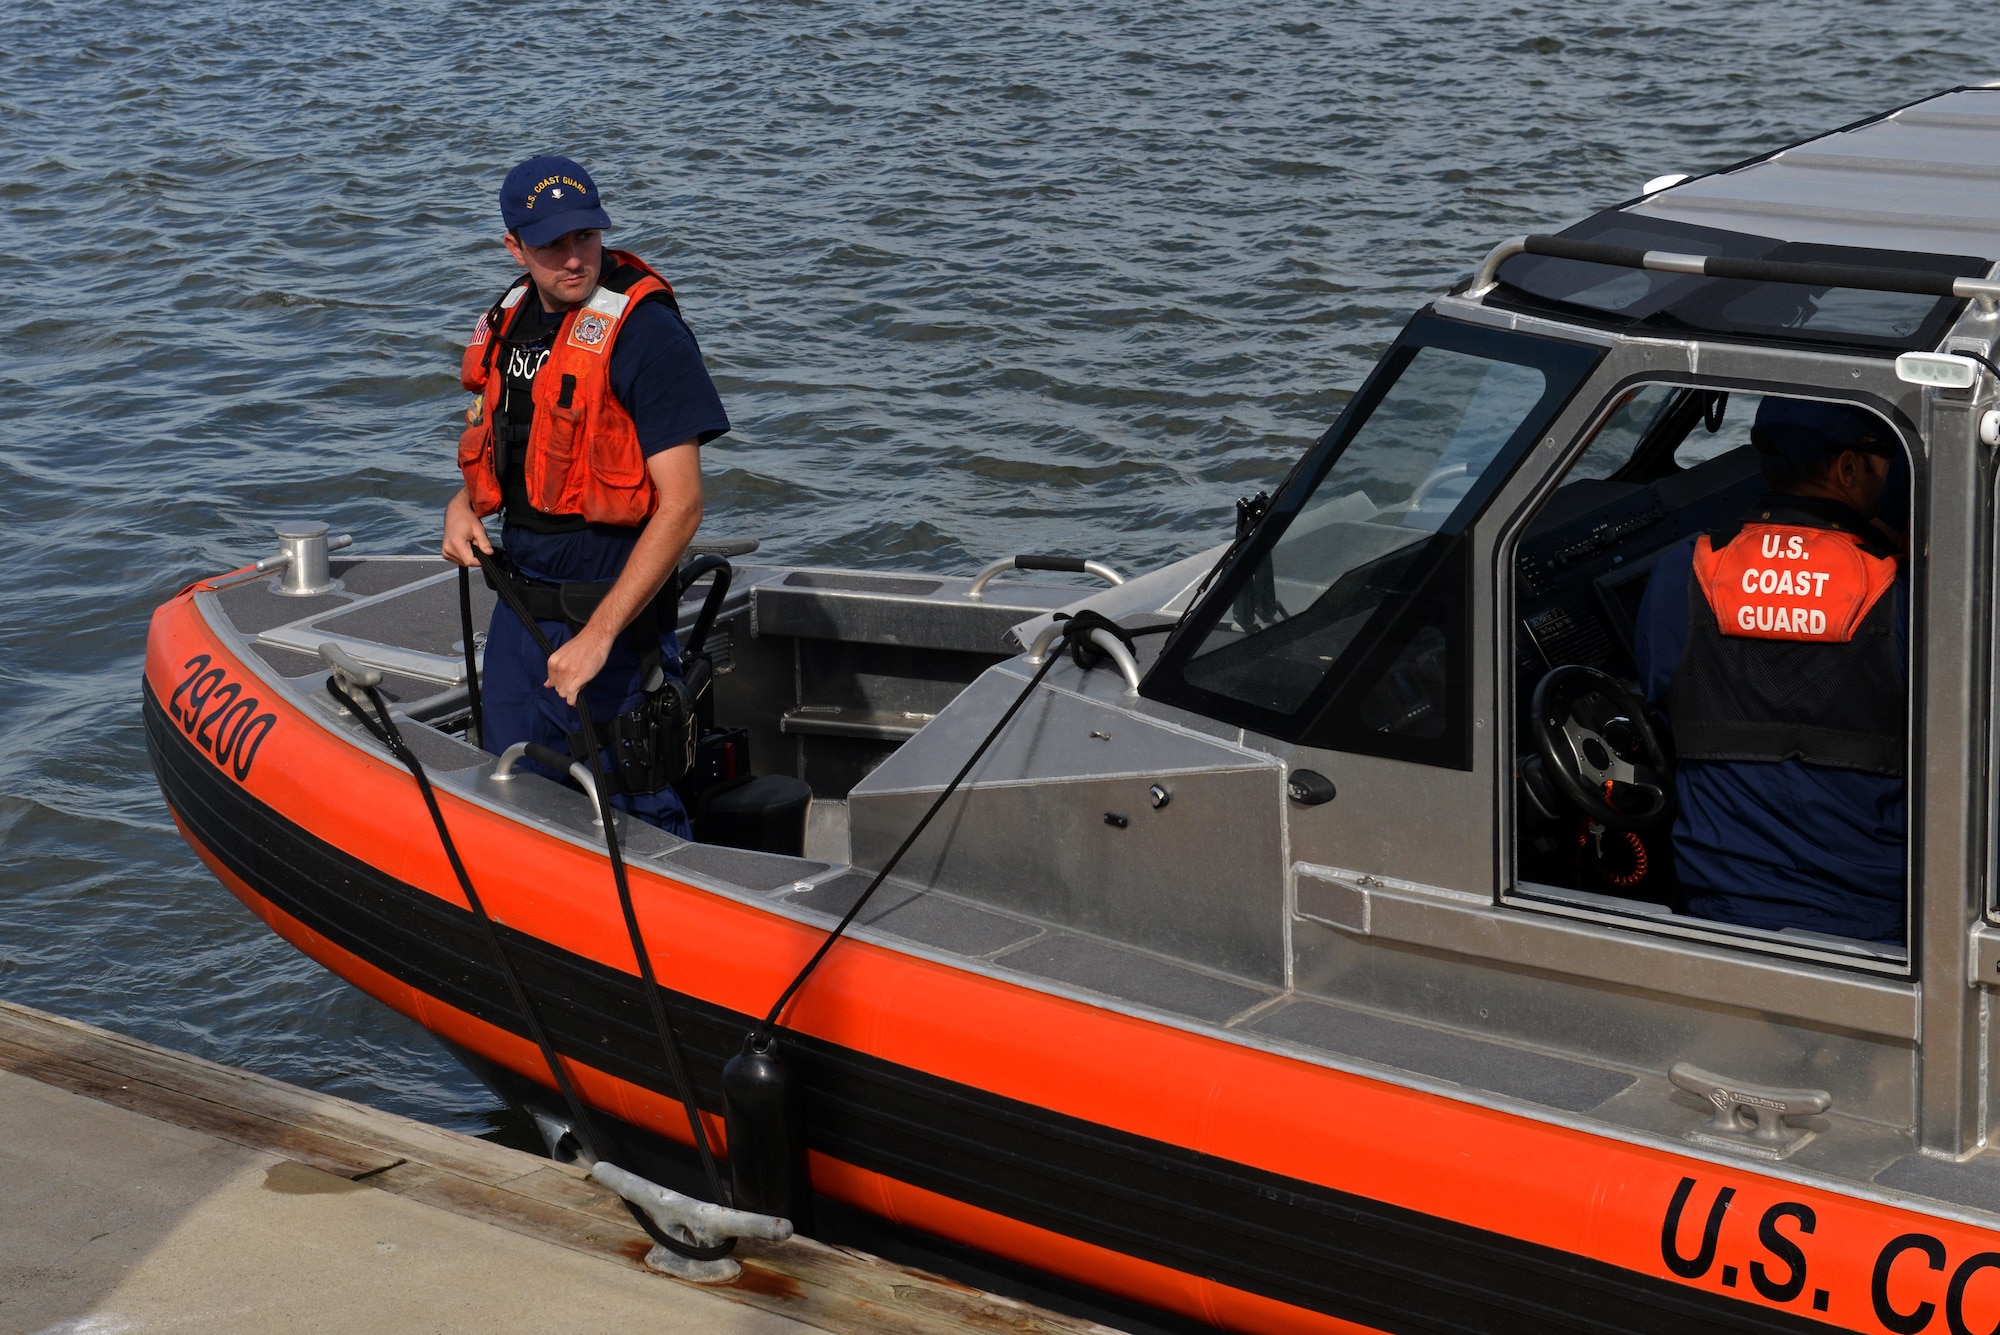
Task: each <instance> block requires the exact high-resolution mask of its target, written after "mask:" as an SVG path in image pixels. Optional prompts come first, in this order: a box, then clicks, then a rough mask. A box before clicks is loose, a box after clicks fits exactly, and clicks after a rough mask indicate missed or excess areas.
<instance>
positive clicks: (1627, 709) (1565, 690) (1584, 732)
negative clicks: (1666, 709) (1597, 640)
mask: <svg viewBox="0 0 2000 1335" xmlns="http://www.w3.org/2000/svg"><path fill="white" fill-rule="evenodd" d="M1529 709H1530V718H1531V720H1532V722H1531V729H1532V731H1533V732H1534V736H1535V749H1536V750H1538V751H1540V752H1541V754H1542V763H1543V764H1544V765H1546V766H1547V767H1548V773H1549V775H1550V777H1551V778H1553V779H1554V780H1555V784H1556V786H1557V787H1558V788H1560V789H1561V790H1562V793H1563V796H1565V797H1567V798H1568V799H1569V800H1570V801H1571V802H1572V803H1573V804H1574V805H1575V806H1576V807H1578V808H1579V809H1580V810H1581V811H1582V812H1583V813H1584V814H1585V815H1586V816H1588V817H1590V819H1592V820H1594V821H1596V822H1597V823H1598V824H1600V825H1602V826H1604V827H1606V828H1607V829H1612V830H1645V829H1650V828H1652V827H1653V826H1655V825H1658V824H1659V823H1660V822H1661V821H1662V820H1664V819H1665V818H1666V816H1667V814H1668V812H1669V811H1670V810H1671V808H1672V806H1673V800H1672V793H1673V783H1674V762H1673V758H1672V757H1671V756H1669V755H1668V754H1667V750H1666V748H1665V747H1664V746H1662V745H1661V744H1660V738H1659V734H1658V733H1656V732H1655V731H1654V730H1653V725H1652V723H1651V721H1650V720H1648V719H1647V717H1646V702H1645V701H1644V700H1643V699H1641V698H1640V696H1639V693H1638V692H1637V691H1634V690H1633V689H1632V688H1631V687H1629V686H1627V685H1625V683H1623V682H1621V681H1619V680H1618V679H1617V678H1615V677H1612V676H1609V675H1607V674H1606V673H1603V672H1599V671H1598V670H1597V669H1596V668H1592V667H1583V666H1580V665H1578V664H1570V665H1568V666H1565V667H1559V668H1557V669H1555V670H1554V671H1553V672H1550V673H1549V674H1548V675H1547V676H1545V677H1543V678H1542V679H1541V681H1540V682H1538V683H1537V684H1536V686H1535V695H1534V699H1533V701H1532V703H1531V704H1530V706H1529Z"/></svg>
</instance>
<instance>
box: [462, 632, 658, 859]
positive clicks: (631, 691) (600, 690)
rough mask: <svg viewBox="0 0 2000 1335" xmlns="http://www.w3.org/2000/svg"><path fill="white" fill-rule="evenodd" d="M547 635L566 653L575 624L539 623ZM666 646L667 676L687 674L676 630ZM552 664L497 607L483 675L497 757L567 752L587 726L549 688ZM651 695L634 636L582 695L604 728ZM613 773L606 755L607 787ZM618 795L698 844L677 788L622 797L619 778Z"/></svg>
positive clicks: (623, 803)
mask: <svg viewBox="0 0 2000 1335" xmlns="http://www.w3.org/2000/svg"><path fill="white" fill-rule="evenodd" d="M536 624H537V625H539V626H540V627H541V628H542V633H543V634H544V635H546V636H548V637H549V643H551V644H553V645H555V646H556V647H557V648H561V647H562V646H563V645H564V644H566V643H568V642H569V638H570V629H569V626H568V625H567V624H566V623H564V622H561V621H541V622H537V623H536ZM660 647H661V649H662V651H663V652H664V654H665V661H666V668H667V672H668V675H670V676H679V675H680V661H681V654H680V645H679V643H678V642H677V641H676V639H675V637H674V632H673V631H672V630H670V629H669V630H666V631H663V632H662V634H661V636H660ZM548 675H549V665H548V660H547V659H546V658H544V657H543V656H542V651H541V647H540V646H539V645H537V644H536V643H535V641H534V637H533V636H531V635H529V634H528V629H527V627H526V626H524V625H522V624H521V620H520V618H519V617H517V616H515V615H514V611H513V609H512V608H510V607H508V606H507V604H506V603H505V602H504V601H503V602H502V603H501V604H500V605H499V606H497V607H495V608H494V609H493V624H492V626H491V627H490V628H489V629H488V630H487V632H486V662H485V668H484V670H483V671H482V672H481V673H480V678H479V686H480V701H479V703H480V715H479V721H480V728H481V732H480V740H481V741H482V742H483V743H484V744H485V747H486V749H487V750H488V751H491V752H493V753H494V754H495V755H498V754H499V753H500V752H502V751H505V750H506V749H507V748H508V747H509V746H512V745H513V744H514V743H516V742H540V743H541V744H542V745H543V746H547V747H552V748H554V749H555V750H556V751H559V752H562V753H563V754H568V752H569V735H570V734H571V733H572V732H575V731H576V730H577V729H579V728H581V727H582V726H583V720H582V719H581V718H579V717H578V716H577V712H576V710H575V708H574V707H572V706H570V705H567V704H565V703H563V698H562V697H561V696H560V695H557V694H556V693H555V692H554V691H553V690H551V689H549V688H548V687H547V686H544V685H543V684H542V683H543V682H545V681H547V680H548ZM643 696H644V692H643V691H642V690H641V682H640V673H639V656H638V654H637V653H636V652H635V651H634V649H633V646H632V632H631V631H629V630H628V631H626V632H625V633H624V634H622V635H620V636H619V637H618V640H617V643H616V644H614V645H613V646H612V650H611V654H610V656H609V657H608V658H606V659H605V661H604V670H603V671H602V672H600V673H598V674H597V680H595V681H593V682H592V683H591V684H590V685H588V686H586V687H585V688H584V690H583V695H582V697H581V698H582V700H583V701H585V702H587V703H588V704H589V706H590V716H591V718H593V719H595V720H597V721H598V722H600V723H602V722H605V721H608V720H610V719H612V718H615V717H617V716H618V715H619V714H622V713H624V712H625V711H626V710H628V709H636V708H637V707H638V705H639V702H640V700H641V699H642V698H643ZM598 738H599V740H600V741H602V740H604V730H603V729H602V728H600V729H599V730H598ZM521 764H522V766H523V767H525V768H527V769H531V770H533V771H535V772H536V773H538V774H545V775H548V777H550V778H552V779H557V780H560V781H562V782H565V783H568V782H570V779H569V776H568V775H566V774H556V773H554V772H553V771H551V770H549V769H547V768H546V767H544V766H541V765H537V764H535V763H534V762H532V761H528V760H523V761H522V762H521ZM610 773H611V762H610V757H609V755H608V754H606V755H605V756H604V757H603V758H602V760H601V761H600V764H599V766H598V774H599V776H600V782H601V781H602V778H603V776H606V775H608V774H610ZM611 792H612V793H613V794H614V796H613V797H612V799H611V802H612V805H613V806H615V807H617V808H618V809H619V810H621V811H629V812H631V813H632V814H633V815H634V816H636V817H638V818H639V819H640V820H643V821H645V822H646V823H647V824H649V825H657V826H659V827H660V828H661V829H663V830H665V831H666V832H667V833H669V834H674V835H679V836H680V837H681V838H683V839H692V838H693V837H694V833H693V830H692V829H691V828H690V826H689V824H688V814H687V808H686V807H684V806H682V805H681V798H680V794H679V793H677V792H675V791H674V790H673V789H672V788H671V787H668V788H662V789H661V790H660V791H659V792H657V793H640V794H636V795H626V794H622V793H619V792H618V791H617V786H616V782H615V780H614V781H613V784H612V788H611Z"/></svg>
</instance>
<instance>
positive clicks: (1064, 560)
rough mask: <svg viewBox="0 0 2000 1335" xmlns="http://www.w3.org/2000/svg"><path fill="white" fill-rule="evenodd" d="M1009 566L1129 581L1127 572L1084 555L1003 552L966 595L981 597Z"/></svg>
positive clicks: (975, 578) (1114, 582) (1114, 583)
mask: <svg viewBox="0 0 2000 1335" xmlns="http://www.w3.org/2000/svg"><path fill="white" fill-rule="evenodd" d="M1009 570H1059V571H1061V572H1062V573H1064V574H1066V575H1095V576H1097V578H1099V579H1101V580H1103V581H1104V582H1105V583H1106V584H1109V585H1111V586H1112V587H1113V588H1116V587H1117V586H1119V585H1120V584H1123V583H1124V582H1125V577H1124V576H1123V575H1121V574H1119V573H1118V572H1117V571H1115V570H1113V569H1112V568H1111V567H1110V566H1108V565H1105V564H1104V563H1103V562H1102V561H1086V560H1084V559H1083V558H1082V557H1080V556H1003V557H1001V558H1000V559H999V560H998V561H995V562H994V563H993V564H992V565H990V566H988V567H986V569H984V570H982V571H980V572H979V573H978V574H976V575H974V576H973V577H972V587H971V588H969V589H967V590H966V591H965V596H966V597H968V598H978V597H981V596H982V595H983V593H984V591H985V588H986V586H987V585H988V584H990V583H992V582H993V577H994V576H996V575H1002V574H1005V573H1006V572H1007V571H1009Z"/></svg>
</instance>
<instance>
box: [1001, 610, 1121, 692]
mask: <svg viewBox="0 0 2000 1335" xmlns="http://www.w3.org/2000/svg"><path fill="white" fill-rule="evenodd" d="M1063 624H1064V623H1062V622H1060V621H1051V622H1050V623H1049V624H1048V625H1046V626H1044V627H1042V633H1041V634H1039V635H1037V636H1035V642H1034V644H1032V645H1030V646H1029V648H1028V662H1029V664H1030V665H1032V666H1034V667H1040V666H1041V665H1042V662H1043V660H1044V659H1046V658H1047V657H1048V654H1049V646H1050V645H1052V644H1054V643H1055V642H1056V641H1057V640H1058V639H1059V638H1061V636H1062V633H1063ZM1090 642H1091V643H1092V644H1094V645H1096V646H1097V647H1098V648H1099V649H1102V650H1103V651H1104V656H1105V657H1106V658H1109V659H1110V660H1111V661H1112V662H1113V663H1115V664H1117V665H1118V673H1119V675H1120V676H1122V677H1124V678H1125V694H1127V695H1137V694H1138V693H1139V661H1138V660H1137V659H1135V658H1133V657H1132V651H1131V650H1130V649H1127V648H1126V647H1125V646H1124V645H1123V644H1120V643H1119V642H1118V637H1117V636H1116V635H1113V634H1112V633H1111V632H1110V631H1108V630H1094V631H1092V632H1090Z"/></svg>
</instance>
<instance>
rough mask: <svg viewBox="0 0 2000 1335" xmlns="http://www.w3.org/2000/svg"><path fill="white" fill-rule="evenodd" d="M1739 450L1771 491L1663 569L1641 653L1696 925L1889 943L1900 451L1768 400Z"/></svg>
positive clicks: (1900, 720) (1838, 411) (1876, 434)
mask: <svg viewBox="0 0 2000 1335" xmlns="http://www.w3.org/2000/svg"><path fill="white" fill-rule="evenodd" d="M1750 439H1751V443H1752V444H1753V445H1754V446H1755V447H1756V449H1757V451H1758V454H1759V457H1760V462H1761V464H1762V466H1763V472H1764V481H1765V484H1766V486H1767V487H1769V488H1770V490H1769V492H1767V493H1766V494H1765V495H1764V496H1763V497H1762V498H1761V499H1760V500H1759V501H1758V503H1757V504H1756V505H1755V506H1754V507H1752V509H1751V511H1750V513H1749V514H1747V515H1746V516H1744V517H1743V519H1742V521H1741V522H1740V523H1738V524H1735V525H1732V526H1730V527H1728V528H1727V529H1723V530H1718V531H1716V532H1713V533H1709V534H1704V535H1702V536H1701V537H1699V538H1697V539H1695V540H1694V541H1693V542H1691V543H1686V544H1683V545H1681V546H1678V547H1675V548H1672V549H1670V550H1669V551H1668V552H1667V553H1666V554H1665V555H1664V556H1662V557H1661V559H1660V561H1659V564H1658V565H1657V566H1656V567H1655V568H1654V572H1653V576H1652V580H1651V582H1650V583H1649V585H1648V586H1647V589H1646V595H1645V598H1644V600H1643V601H1642V602H1641V604H1640V608H1639V619H1638V626H1637V630H1636V634H1635V636H1634V639H1635V642H1636V658H1637V660H1638V667H1639V681H1640V686H1641V688H1642V689H1643V690H1644V692H1645V694H1646V696H1647V698H1648V699H1649V700H1651V701H1652V702H1653V703H1654V704H1655V705H1656V706H1659V707H1661V708H1662V709H1663V710H1664V712H1665V714H1666V716H1667V719H1668V722H1669V724H1670V725H1671V728H1672V733H1673V738H1674V744H1675V748H1676V750H1677V752H1678V757H1679V765H1678V770H1677V773H1676V778H1675V789H1676V796H1677V798H1678V800H1679V810H1678V811H1677V812H1676V814H1675V816H1674V826H1673V841H1674V855H1675V860H1676V863H1677V868H1678V874H1679V879H1680V883H1681V886H1682V888H1683V890H1684V891H1685V892H1686V894H1687V896H1688V900H1687V911H1688V912H1689V913H1690V914H1693V915H1694V916H1696V917H1701V918H1709V919H1714V920H1718V921H1722V922H1730V923H1737V924H1740V925H1743V926H1747V927H1762V928H1770V929H1783V928H1788V927H1790V928H1799V929H1803V930H1807V931H1813V932H1824V933H1828V934H1831V935H1835V936H1842V937H1849V938H1854V939H1859V940H1866V941H1877V942H1885V943H1900V942H1901V941H1902V940H1903V933H1904V896H1905V891H1904V866H1905V830H1906V827H1907V813H1906V806H1905V800H1904V777H1903V772H1904V762H1905V754H1906V737H1907V732H1908V717H1909V705H1908V701H1909V685H1908V683H1909V671H1908V662H1909V652H1908V629H1907V627H1908V606H1909V600H1908V596H1907V582H1906V581H1905V580H1904V579H1903V578H1902V573H1901V570H1900V562H1899V561H1898V559H1897V555H1896V545H1895V544H1894V543H1893V542H1892V541H1891V540H1890V539H1889V538H1888V537H1887V535H1886V534H1885V533H1884V532H1883V530H1882V529H1881V528H1880V527H1878V526H1877V524H1876V523H1875V522H1874V521H1875V520H1876V518H1877V516H1878V514H1879V512H1880V509H1881V504H1882V497H1883V491H1884V488H1885V485H1886V484H1887V483H1888V481H1889V478H1890V475H1891V472H1892V461H1894V462H1900V460H1899V459H1898V457H1897V456H1899V455H1900V454H1901V452H1902V446H1901V444H1900V443H1899V442H1898V441H1897V439H1896V437H1895V435H1894V433H1893V432H1892V431H1891V430H1890V428H1889V426H1888V424H1887V423H1885V422H1883V421H1882V420H1881V419H1880V418H1877V417H1876V416H1874V415H1873V414H1871V413H1869V412H1866V411H1864V410H1862V409H1859V408H1852V407H1846V406H1843V405H1839V404H1831V403H1820V402H1814V401H1811V400H1806V399H1784V398H1771V397H1767V398H1765V399H1764V401H1763V403H1762V404H1761V405H1760V406H1759V408H1758V410H1757V418H1756V422H1755V424H1754V425H1753V426H1752V428H1751V432H1750ZM1891 520H1892V522H1896V523H1901V522H1903V521H1902V517H1901V515H1895V516H1891Z"/></svg>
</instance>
